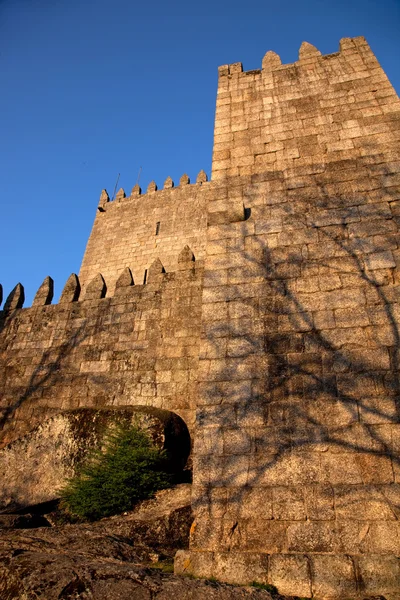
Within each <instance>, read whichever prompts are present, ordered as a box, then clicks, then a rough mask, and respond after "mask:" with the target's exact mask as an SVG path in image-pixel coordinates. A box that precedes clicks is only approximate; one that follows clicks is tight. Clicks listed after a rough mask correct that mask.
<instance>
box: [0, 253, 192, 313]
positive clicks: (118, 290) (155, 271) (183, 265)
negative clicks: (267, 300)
mask: <svg viewBox="0 0 400 600" xmlns="http://www.w3.org/2000/svg"><path fill="white" fill-rule="evenodd" d="M177 264H178V267H177V269H176V271H173V272H171V271H170V272H168V273H167V272H166V270H165V268H164V265H163V264H162V262H161V260H160V259H159V258H156V259H155V260H154V261H153V262H152V264H151V265H150V267H149V268H148V269H146V271H145V276H144V282H143V284H136V283H135V281H134V279H133V276H132V272H131V270H130V268H129V267H125V268H124V269H123V271H122V272H121V274H120V275H119V277H118V279H117V281H116V283H115V285H114V288H113V290H110V291H111V292H112V293H111V294H108V296H112V297H113V296H119V297H121V296H126V294H127V292H129V289H131V288H134V287H135V288H136V289H140V290H142V289H143V287H144V286H145V285H151V284H156V285H158V284H161V283H162V282H163V281H164V280H167V279H168V278H171V276H175V274H178V276H179V274H181V273H182V272H190V273H192V274H195V272H196V271H198V270H199V269H201V268H202V267H203V263H202V261H200V262H199V261H196V259H195V256H194V254H193V252H192V250H191V249H190V248H189V246H187V245H186V246H184V248H183V249H182V250H181V252H180V253H179V255H178V256H177ZM2 289H3V288H2V286H1V284H0V307H1V302H2ZM107 290H108V286H107V282H106V281H105V279H104V277H103V275H102V274H101V273H97V275H95V277H93V279H92V280H91V281H90V282H89V283H88V284H87V285H86V288H85V290H84V291H83V290H82V286H81V282H80V280H79V277H78V275H76V274H75V273H71V275H70V276H69V277H68V279H67V281H66V283H65V285H64V288H63V290H62V292H61V295H60V298H59V301H58V305H66V304H71V303H73V302H88V301H92V300H101V299H103V298H105V297H106V293H107ZM53 295H54V281H53V279H52V278H51V277H49V276H47V277H45V279H44V281H43V283H42V284H41V286H40V287H39V289H38V291H37V292H36V295H35V297H34V300H33V302H32V308H33V307H39V306H48V305H51V304H52V300H53ZM24 302H25V290H24V286H23V285H22V284H21V283H17V285H16V286H15V287H14V288H13V289H12V290H11V292H10V293H9V294H8V296H7V298H6V300H5V302H4V306H3V309H2V312H4V313H12V312H14V311H15V310H19V309H21V308H24ZM25 308H29V307H25Z"/></svg>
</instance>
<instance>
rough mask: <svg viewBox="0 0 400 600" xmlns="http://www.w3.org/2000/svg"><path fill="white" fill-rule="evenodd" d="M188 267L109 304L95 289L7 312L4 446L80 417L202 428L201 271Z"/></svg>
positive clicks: (0, 331)
mask: <svg viewBox="0 0 400 600" xmlns="http://www.w3.org/2000/svg"><path fill="white" fill-rule="evenodd" d="M155 267H158V265H157V263H156V265H155ZM179 267H180V269H181V270H179V271H176V272H175V273H161V272H158V273H157V271H154V270H152V269H150V270H149V277H148V283H147V284H146V285H130V282H129V278H125V279H122V280H120V282H119V284H118V286H117V288H116V289H115V292H114V294H113V295H112V296H111V297H108V298H100V294H101V291H99V289H100V288H98V290H97V292H96V293H94V292H93V288H92V289H90V288H87V290H86V295H85V294H84V293H81V297H80V298H79V300H78V301H73V302H72V301H71V291H70V292H69V296H65V293H64V294H63V295H62V297H61V300H60V303H59V304H58V305H47V306H37V305H35V303H34V306H32V307H31V308H17V309H13V310H10V309H9V310H4V311H1V312H0V372H1V374H2V376H1V379H0V397H1V425H2V432H1V433H2V438H1V442H2V445H4V444H6V443H8V442H10V441H13V440H15V439H17V438H19V437H21V436H22V435H24V434H25V433H27V432H28V431H31V430H32V429H33V428H34V427H35V426H36V425H38V424H40V423H42V422H43V421H45V420H46V419H48V418H49V417H50V416H52V415H54V414H57V413H60V412H62V411H64V410H70V409H76V408H91V407H93V408H102V407H105V406H108V407H110V406H111V407H112V406H115V407H117V406H125V405H126V406H132V405H142V406H153V407H157V408H166V409H167V410H170V411H173V412H176V413H177V414H179V415H180V416H181V417H182V418H183V419H184V421H185V422H186V424H187V425H188V427H189V428H193V424H194V415H195V406H196V397H197V395H196V380H197V365H198V353H199V338H200V314H201V279H202V267H201V262H194V261H191V260H189V261H186V262H185V261H181V262H180V263H179ZM159 271H160V268H159ZM68 285H70V284H67V286H66V287H67V291H68ZM64 291H65V290H64ZM94 296H96V297H94Z"/></svg>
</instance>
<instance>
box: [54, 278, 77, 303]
mask: <svg viewBox="0 0 400 600" xmlns="http://www.w3.org/2000/svg"><path fill="white" fill-rule="evenodd" d="M80 291H81V285H80V283H79V279H78V277H77V275H75V273H71V275H70V276H69V277H68V279H67V283H66V284H65V286H64V289H63V291H62V292H61V296H60V299H59V301H58V303H59V304H67V303H69V302H76V301H77V300H78V298H79V294H80Z"/></svg>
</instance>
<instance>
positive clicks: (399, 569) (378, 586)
mask: <svg viewBox="0 0 400 600" xmlns="http://www.w3.org/2000/svg"><path fill="white" fill-rule="evenodd" d="M357 564H358V568H359V577H360V581H361V589H362V592H363V594H364V595H365V596H375V595H376V596H379V595H380V596H384V597H385V598H387V599H388V600H396V599H397V598H398V597H399V595H400V559H399V558H398V556H393V555H392V556H390V555H389V556H385V555H381V554H375V555H370V556H360V557H358V558H357Z"/></svg>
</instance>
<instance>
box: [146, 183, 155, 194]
mask: <svg viewBox="0 0 400 600" xmlns="http://www.w3.org/2000/svg"><path fill="white" fill-rule="evenodd" d="M156 191H157V184H156V182H155V181H150V183H149V185H148V186H147V193H148V194H149V193H150V194H151V193H153V192H156Z"/></svg>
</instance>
